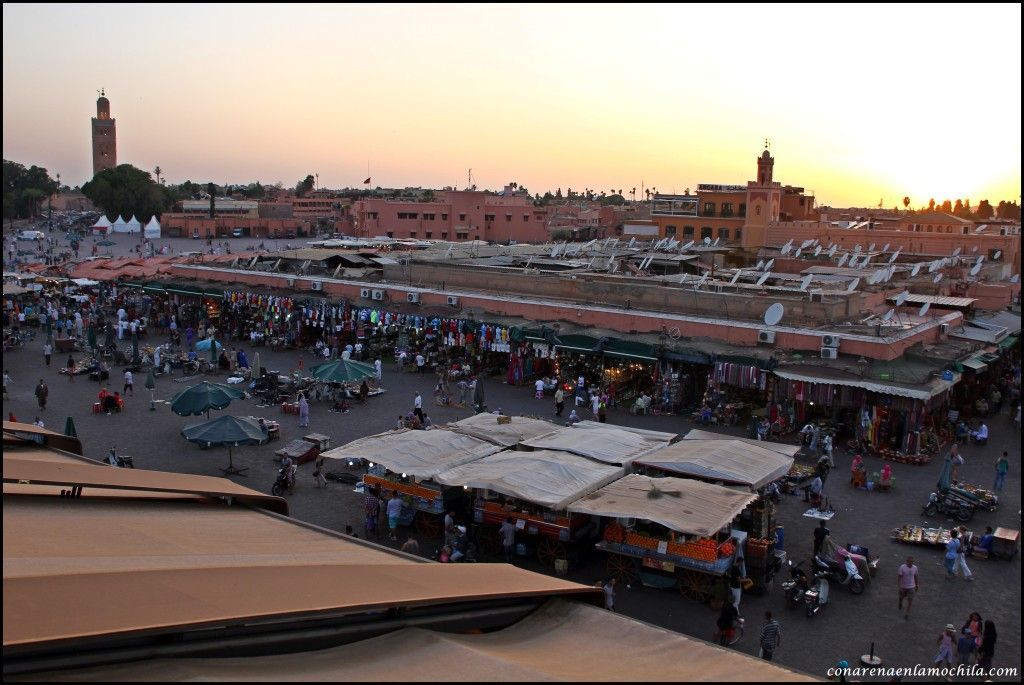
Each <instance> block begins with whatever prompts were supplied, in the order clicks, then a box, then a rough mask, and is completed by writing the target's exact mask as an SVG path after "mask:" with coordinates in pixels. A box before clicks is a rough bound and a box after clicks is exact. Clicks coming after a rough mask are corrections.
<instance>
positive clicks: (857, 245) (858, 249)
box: [853, 243, 860, 254]
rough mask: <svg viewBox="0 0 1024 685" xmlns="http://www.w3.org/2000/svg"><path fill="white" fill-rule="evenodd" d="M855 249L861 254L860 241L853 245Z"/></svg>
mask: <svg viewBox="0 0 1024 685" xmlns="http://www.w3.org/2000/svg"><path fill="white" fill-rule="evenodd" d="M853 251H854V252H855V253H856V254H860V243H857V244H856V245H854V246H853Z"/></svg>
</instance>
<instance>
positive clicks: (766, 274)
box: [757, 271, 772, 285]
mask: <svg viewBox="0 0 1024 685" xmlns="http://www.w3.org/2000/svg"><path fill="white" fill-rule="evenodd" d="M771 275H772V272H771V271H765V272H764V273H763V274H761V278H759V279H757V284H758V285H764V282H765V281H767V280H768V277H769V276H771Z"/></svg>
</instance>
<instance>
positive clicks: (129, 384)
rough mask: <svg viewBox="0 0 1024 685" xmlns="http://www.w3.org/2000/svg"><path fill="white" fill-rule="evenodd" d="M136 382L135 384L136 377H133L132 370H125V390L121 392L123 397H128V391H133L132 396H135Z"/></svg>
mask: <svg viewBox="0 0 1024 685" xmlns="http://www.w3.org/2000/svg"><path fill="white" fill-rule="evenodd" d="M134 382H135V377H134V376H132V371H131V369H125V371H124V390H122V391H121V394H122V395H127V394H128V391H129V390H131V391H132V395H134V394H135V386H134V385H133V383H134Z"/></svg>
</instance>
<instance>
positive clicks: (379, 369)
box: [373, 359, 384, 385]
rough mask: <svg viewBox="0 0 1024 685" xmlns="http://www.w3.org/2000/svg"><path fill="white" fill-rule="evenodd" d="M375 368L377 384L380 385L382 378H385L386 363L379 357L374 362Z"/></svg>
mask: <svg viewBox="0 0 1024 685" xmlns="http://www.w3.org/2000/svg"><path fill="white" fill-rule="evenodd" d="M373 368H374V369H375V370H376V371H377V384H378V385H380V382H381V380H383V378H384V365H383V364H382V363H381V361H380V360H379V359H377V360H375V361H374V362H373Z"/></svg>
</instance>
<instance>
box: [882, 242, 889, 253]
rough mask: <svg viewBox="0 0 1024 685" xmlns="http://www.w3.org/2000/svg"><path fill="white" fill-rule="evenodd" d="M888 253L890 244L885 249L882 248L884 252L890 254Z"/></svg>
mask: <svg viewBox="0 0 1024 685" xmlns="http://www.w3.org/2000/svg"><path fill="white" fill-rule="evenodd" d="M888 251H889V243H886V244H885V247H883V248H882V252H888Z"/></svg>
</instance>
